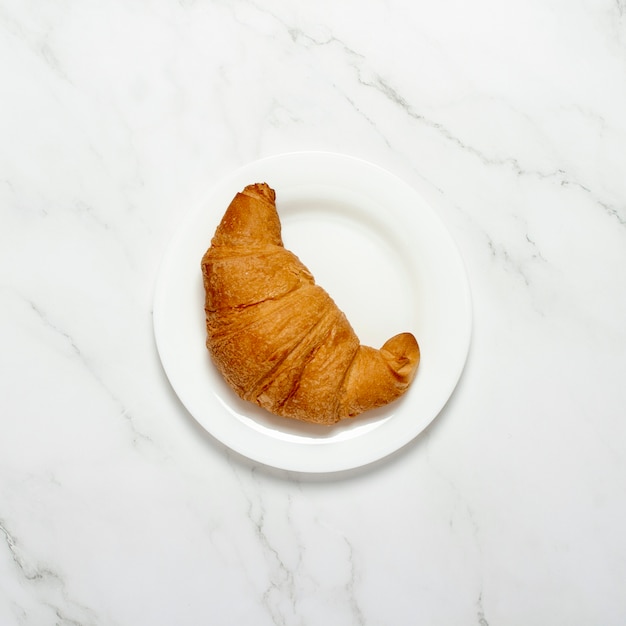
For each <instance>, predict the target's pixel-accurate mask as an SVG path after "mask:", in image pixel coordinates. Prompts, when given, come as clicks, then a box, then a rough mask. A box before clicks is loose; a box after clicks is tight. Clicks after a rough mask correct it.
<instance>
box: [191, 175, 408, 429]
mask: <svg viewBox="0 0 626 626" xmlns="http://www.w3.org/2000/svg"><path fill="white" fill-rule="evenodd" d="M275 200H276V194H275V192H274V190H273V189H271V188H270V187H269V186H268V185H267V184H265V183H257V184H254V185H248V186H247V187H246V188H245V189H244V190H243V191H242V192H241V193H238V194H237V195H236V196H235V198H234V199H233V201H232V202H231V204H230V206H229V207H228V209H227V210H226V213H225V214H224V217H223V218H222V221H221V223H220V225H219V226H218V227H217V230H216V231H215V235H214V236H213V239H212V241H211V247H210V248H209V249H208V250H207V252H206V253H205V254H204V256H203V258H202V275H203V281H204V288H205V293H206V301H205V313H206V328H207V341H206V345H207V348H208V350H209V352H210V354H211V357H212V359H213V362H214V363H215V365H216V366H217V368H218V369H219V371H220V372H221V374H222V375H223V377H224V379H225V380H226V382H227V383H228V384H229V385H230V387H232V388H233V389H234V391H235V392H236V393H237V394H238V395H239V396H240V397H241V398H243V399H244V400H248V401H250V402H254V403H256V404H257V405H259V406H261V407H263V408H265V409H267V410H268V411H270V412H271V413H274V414H275V415H280V416H284V417H288V418H294V419H298V420H304V421H307V422H315V423H319V424H334V423H336V422H338V421H339V420H341V419H344V418H347V417H354V416H355V415H358V414H359V413H362V412H363V411H367V410H369V409H373V408H375V407H379V406H382V405H385V404H387V403H389V402H391V401H393V400H395V399H396V398H398V397H399V396H401V395H402V394H403V393H404V392H405V391H406V390H407V388H408V387H409V385H410V383H411V381H412V380H413V378H414V376H415V372H416V369H417V366H418V364H419V360H420V351H419V346H418V344H417V341H416V340H415V337H414V336H413V335H412V334H411V333H401V334H399V335H396V336H395V337H392V338H391V339H389V340H388V341H387V342H386V343H385V344H384V345H383V346H382V348H380V350H376V349H374V348H370V347H368V346H362V345H360V343H359V339H358V338H357V336H356V334H355V332H354V330H353V329H352V327H351V326H350V323H349V322H348V320H347V319H346V316H345V315H344V314H343V313H342V312H341V311H340V310H339V308H338V307H337V305H336V304H335V303H334V302H333V300H332V299H331V297H330V296H329V295H328V294H327V293H326V292H325V291H324V290H323V289H322V288H321V287H319V286H318V285H316V284H315V280H314V278H313V276H312V275H311V273H310V272H309V270H308V269H307V268H306V267H305V266H304V265H303V264H302V263H301V262H300V261H299V260H298V258H297V257H296V256H295V255H294V254H293V253H292V252H289V251H288V250H286V249H285V248H284V246H283V241H282V237H281V224H280V220H279V217H278V213H277V211H276V204H275Z"/></svg>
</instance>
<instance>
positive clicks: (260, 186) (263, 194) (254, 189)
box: [242, 183, 276, 202]
mask: <svg viewBox="0 0 626 626" xmlns="http://www.w3.org/2000/svg"><path fill="white" fill-rule="evenodd" d="M242 193H243V194H244V195H246V196H252V197H256V198H263V199H265V200H268V201H269V202H275V201H276V192H275V191H274V190H273V189H272V188H271V187H270V186H269V185H268V184H267V183H253V184H252V185H246V187H244V190H243V191H242Z"/></svg>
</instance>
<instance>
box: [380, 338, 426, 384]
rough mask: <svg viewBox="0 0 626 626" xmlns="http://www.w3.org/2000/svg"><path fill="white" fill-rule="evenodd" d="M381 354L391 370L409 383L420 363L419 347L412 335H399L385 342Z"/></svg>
mask: <svg viewBox="0 0 626 626" xmlns="http://www.w3.org/2000/svg"><path fill="white" fill-rule="evenodd" d="M381 352H382V353H383V355H384V356H385V359H386V361H387V363H388V364H389V366H390V367H391V369H392V370H393V371H394V372H395V373H396V374H397V375H398V376H400V377H401V378H403V379H406V380H407V381H408V382H410V381H411V380H412V379H413V376H414V375H415V371H416V370H417V366H418V365H419V362H420V347H419V344H418V343H417V339H415V337H414V336H413V334H412V333H400V334H399V335H395V336H394V337H392V338H391V339H389V340H388V341H386V342H385V344H384V345H383V347H382V348H381Z"/></svg>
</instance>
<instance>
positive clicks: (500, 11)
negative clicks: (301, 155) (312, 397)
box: [0, 0, 626, 626]
mask: <svg viewBox="0 0 626 626" xmlns="http://www.w3.org/2000/svg"><path fill="white" fill-rule="evenodd" d="M0 68H1V70H0V72H1V74H0V75H1V80H0V320H1V322H0V337H1V341H0V368H1V374H2V376H1V379H0V381H1V382H0V420H1V422H0V426H1V428H0V624H2V625H3V626H4V625H6V626H17V625H28V626H35V625H36V626H41V625H57V626H105V625H106V626H109V625H110V626H137V625H150V626H152V625H168V626H169V625H172V624H176V625H178V626H186V625H189V626H191V625H194V626H195V625H197V624H254V625H255V626H265V625H272V624H275V625H298V626H313V625H317V624H324V625H325V626H333V625H337V626H346V625H350V624H354V625H367V626H375V625H376V626H382V625H394V626H398V625H405V624H406V625H414V624H424V625H429V626H433V625H444V626H445V625H458V624H465V625H472V624H473V625H479V626H505V625H506V626H512V625H520V626H522V625H524V626H527V625H529V624H550V625H551V626H554V625H561V624H562V625H568V626H571V625H590V624H594V625H597V624H601V625H603V626H607V625H617V624H625V623H626V593H625V589H626V534H625V532H624V528H626V500H625V497H626V385H624V378H625V375H626V121H625V120H626V117H625V115H624V113H625V111H626V3H625V2H624V0H583V1H581V2H566V1H565V0H547V1H543V0H542V1H540V0H529V1H527V2H524V3H518V2H516V3H513V2H496V1H495V0H475V1H474V2H471V3H464V2H460V1H458V0H456V1H455V0H443V1H442V2H425V1H424V0H416V1H415V2H412V3H409V2H401V1H400V0H361V2H356V1H355V0H346V1H344V2H331V1H329V0H321V1H319V2H315V3H314V2H309V3H304V2H288V1H287V0H269V1H266V2H262V1H260V0H259V1H245V0H231V1H226V0H206V1H205V0H196V1H193V0H179V1H178V2H176V1H174V0H155V1H154V2H122V1H121V0H111V1H108V2H98V1H97V0H96V1H95V2H79V1H78V0H53V1H51V2H22V1H20V0H0ZM309 150H321V151H329V152H337V153H342V154H348V155H352V156H355V157H359V158H362V159H365V160H367V161H370V162H373V163H375V164H377V165H379V166H381V167H383V168H385V169H387V170H389V171H391V172H392V173H394V174H395V175H397V176H399V177H400V178H402V179H403V180H404V181H406V182H407V183H408V184H409V185H411V187H412V188H414V189H415V190H416V191H417V192H418V193H419V194H421V195H422V196H423V198H424V199H425V200H426V201H427V202H428V203H429V204H430V206H431V207H432V209H433V210H434V211H435V212H436V213H437V215H438V216H439V218H440V219H441V221H442V222H443V223H444V224H445V226H446V228H447V229H448V231H449V232H450V234H451V236H452V237H453V239H454V241H455V242H456V244H457V246H458V248H459V250H460V252H461V254H462V256H463V259H464V261H465V264H466V268H467V275H468V277H469V281H470V284H471V290H472V303H473V304H472V306H473V333H472V342H471V348H470V352H469V356H468V360H467V363H466V366H465V370H464V372H463V375H462V377H461V379H460V382H459V384H458V386H457V388H456V390H455V391H454V393H453V395H452V397H451V398H450V401H449V402H448V403H447V404H446V406H445V407H444V409H443V410H442V411H441V413H440V414H439V415H438V417H437V418H436V419H435V420H434V421H433V422H432V424H431V425H430V426H429V427H428V428H427V429H426V430H425V431H424V432H422V433H421V434H420V435H419V436H417V437H416V438H415V439H414V440H412V441H411V442H410V443H409V444H407V445H405V446H404V447H402V448H401V449H399V450H397V451H396V452H394V453H393V454H391V455H389V456H387V457H385V458H383V459H381V460H379V461H376V462H374V463H371V464H368V465H365V466H363V467H359V468H354V469H349V470H347V471H343V472H333V473H316V474H306V473H298V472H293V471H286V470H281V469H276V468H271V467H268V466H266V465H263V464H260V463H257V462H254V461H251V460H249V459H247V458H245V457H243V456H241V455H239V454H237V453H235V452H233V451H232V450H230V449H229V448H227V447H226V446H224V445H223V444H222V443H220V442H219V441H217V440H216V439H214V438H213V437H212V436H210V435H209V434H208V433H207V432H206V431H205V430H204V429H203V428H201V427H200V426H199V425H198V424H197V422H196V421H195V420H194V419H193V418H192V417H191V416H190V415H189V413H187V412H186V410H185V409H184V408H183V406H182V404H181V402H180V401H179V400H178V398H177V396H176V394H175V393H174V392H173V391H172V388H171V387H170V385H169V383H168V379H167V377H166V376H165V374H164V371H163V368H162V366H161V362H160V360H159V356H158V353H157V350H156V346H155V339H154V333H153V325H152V307H153V296H154V288H155V280H156V278H157V273H158V269H159V264H160V261H161V258H162V256H163V254H164V252H165V250H166V248H167V246H168V243H169V242H170V240H171V237H172V234H173V233H174V232H175V231H176V229H177V228H178V227H179V225H180V224H181V222H182V220H183V219H184V218H185V216H186V215H187V214H188V212H189V210H190V209H191V207H193V206H195V205H196V203H197V202H198V200H199V198H201V197H202V196H203V195H204V194H205V193H206V192H207V189H209V188H210V187H211V186H212V185H214V184H216V183H217V182H218V181H220V180H222V178H223V177H224V176H227V175H229V174H230V173H231V172H233V171H235V170H236V169H237V168H239V167H241V166H243V165H244V164H246V163H250V162H252V161H255V160H257V159H259V158H262V157H266V156H271V155H276V154H281V153H287V152H292V151H309Z"/></svg>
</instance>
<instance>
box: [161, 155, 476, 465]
mask: <svg viewBox="0 0 626 626" xmlns="http://www.w3.org/2000/svg"><path fill="white" fill-rule="evenodd" d="M256 182H266V183H267V184H269V185H270V187H272V188H273V189H274V190H275V191H276V204H277V207H278V212H279V215H280V218H281V222H282V226H283V240H284V243H285V247H286V248H287V249H289V250H291V251H292V252H294V253H295V254H296V255H298V257H299V258H300V260H301V261H302V262H303V263H304V264H305V265H306V266H307V267H308V268H309V270H311V272H312V273H313V275H314V276H315V278H316V282H317V283H318V284H319V285H321V286H322V287H324V289H325V290H326V291H327V292H328V293H329V294H330V295H331V296H332V297H333V299H334V300H335V302H336V303H337V305H338V306H339V307H340V308H341V309H342V310H343V312H344V313H345V314H346V316H347V317H348V319H349V320H350V323H351V324H352V327H353V328H354V330H355V331H356V333H357V335H358V336H359V338H360V340H361V343H363V344H366V345H371V346H374V347H380V346H381V345H382V344H383V343H384V342H385V341H386V340H387V339H388V338H389V337H391V336H392V335H395V334H397V333H399V332H404V331H410V332H412V333H413V334H414V335H415V337H416V338H417V340H418V343H419V345H420V350H421V362H420V365H419V368H418V371H417V375H416V378H415V380H414V382H413V384H412V385H411V387H410V388H409V390H408V392H407V393H406V394H405V395H404V396H403V397H402V398H400V399H399V400H397V401H396V402H393V403H391V404H389V405H387V406H385V407H381V408H379V409H375V410H373V411H369V412H366V413H364V414H362V415H360V416H358V417H356V418H353V419H349V420H343V421H342V422H339V424H337V425H335V426H331V427H328V426H320V425H316V424H308V423H304V422H298V421H296V420H290V419H286V418H282V417H276V416H273V415H271V414H269V413H268V412H266V411H264V410H263V409H260V408H258V407H257V406H256V405H254V404H252V403H249V402H245V401H243V400H241V399H240V398H239V397H238V396H237V395H236V394H235V393H234V392H233V391H232V390H231V389H230V388H229V387H228V386H227V385H226V383H225V382H224V380H223V379H222V377H221V376H220V375H219V373H218V372H217V370H216V369H215V367H214V366H213V364H212V362H211V360H210V357H209V354H208V351H207V349H206V347H205V339H206V330H205V320H204V289H203V285H202V274H201V270H200V260H201V258H202V256H203V254H204V253H205V251H206V250H207V248H208V247H209V245H210V243H211V238H212V237H213V234H214V232H215V229H216V227H217V225H218V224H219V222H220V220H221V218H222V216H223V214H224V212H225V210H226V208H227V206H228V205H229V203H230V201H231V200H232V199H233V197H234V195H235V194H236V193H237V192H238V191H241V190H242V189H243V188H244V187H245V186H246V185H248V184H251V183H256ZM154 330H155V336H156V343H157V348H158V351H159V355H160V358H161V361H162V363H163V367H164V369H165V372H166V374H167V377H168V378H169V380H170V383H171V385H172V387H173V389H174V391H175V392H176V394H177V395H178V397H179V398H180V400H181V401H182V403H183V404H184V405H185V407H186V408H187V410H188V411H189V412H190V413H191V415H192V416H193V417H194V418H195V419H196V420H197V421H198V422H199V423H200V424H201V425H202V426H203V427H204V428H205V429H206V430H207V431H208V432H209V433H210V434H211V435H213V436H214V437H215V438H216V439H218V440H219V441H221V442H222V443H224V444H225V445H227V446H229V447H230V448H232V449H233V450H236V451H237V452H239V453H240V454H243V455H245V456H247V457H249V458H251V459H253V460H255V461H258V462H260V463H264V464H266V465H270V466H273V467H277V468H281V469H286V470H293V471H301V472H332V471H339V470H345V469H350V468H355V467H358V466H362V465H365V464H367V463H371V462H373V461H376V460H378V459H381V458H383V457H384V456H386V455H388V454H390V453H392V452H394V451H395V450H397V449H399V448H400V447H402V446H403V445H405V444H406V443H408V442H409V441H411V440H412V439H413V438H414V437H415V436H416V435H418V434H419V433H420V432H421V431H422V430H424V428H426V426H427V425H428V424H429V423H430V422H431V421H432V420H433V419H434V418H435V417H436V416H437V414H438V413H439V412H440V411H441V409H442V408H443V406H444V404H445V403H446V401H447V400H448V398H449V397H450V395H451V393H452V391H453V390H454V388H455V386H456V384H457V382H458V380H459V377H460V375H461V372H462V370H463V367H464V364H465V361H466V357H467V353H468V349H469V343H470V335H471V301H470V290H469V285H468V281H467V275H466V272H465V268H464V265H463V262H462V260H461V257H460V255H459V252H458V250H457V248H456V246H455V244H454V242H453V241H452V239H451V237H450V235H449V233H448V232H447V230H446V229H445V227H444V226H443V224H442V223H441V221H440V220H439V219H438V217H437V216H436V215H435V213H434V212H433V211H432V209H431V208H430V207H429V206H428V205H427V204H426V202H424V200H423V199H422V198H421V197H420V196H419V195H418V194H417V193H416V192H415V190H413V189H412V188H411V187H410V186H409V185H407V184H406V183H404V182H403V181H401V180H399V179H398V178H397V177H395V176H394V175H392V174H390V173H389V172H387V171H385V170H383V169H381V168H379V167H377V166H375V165H372V164H370V163H367V162H365V161H362V160H359V159H355V158H352V157H348V156H344V155H338V154H331V153H324V152H302V153H293V154H284V155H279V156H275V157H270V158H266V159H262V160H260V161H256V162H254V163H251V164H249V165H247V166H245V167H242V168H241V169H239V170H237V171H236V172H234V173H233V174H232V175H230V176H228V177H227V178H225V179H224V180H222V181H220V182H219V183H218V184H216V185H215V186H214V187H213V188H212V189H211V190H210V192H209V194H208V197H207V198H206V200H205V201H204V202H203V203H202V205H201V206H200V207H199V209H198V210H197V211H195V212H193V213H191V214H190V215H189V216H188V218H187V219H186V220H185V222H184V223H183V224H182V226H181V228H180V230H179V231H178V233H177V234H176V235H175V237H174V239H173V241H172V242H171V244H170V246H169V248H168V250H167V252H166V255H165V257H164V259H163V263H162V266H161V269H160V273H159V277H158V281H157V286H156V293H155V301H154Z"/></svg>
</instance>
